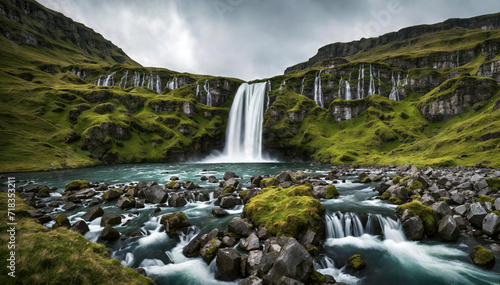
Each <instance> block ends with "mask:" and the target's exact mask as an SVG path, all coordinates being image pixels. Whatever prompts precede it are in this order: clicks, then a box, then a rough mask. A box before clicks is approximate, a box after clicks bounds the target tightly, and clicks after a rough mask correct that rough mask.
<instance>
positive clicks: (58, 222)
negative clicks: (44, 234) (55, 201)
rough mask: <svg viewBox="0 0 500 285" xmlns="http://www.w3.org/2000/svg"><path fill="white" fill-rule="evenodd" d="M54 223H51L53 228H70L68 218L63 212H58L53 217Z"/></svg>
mask: <svg viewBox="0 0 500 285" xmlns="http://www.w3.org/2000/svg"><path fill="white" fill-rule="evenodd" d="M54 221H55V223H54V224H53V225H52V228H53V229H57V228H60V227H63V228H70V227H71V223H70V222H69V220H68V217H67V216H66V215H65V214H59V215H57V216H56V217H55V218H54Z"/></svg>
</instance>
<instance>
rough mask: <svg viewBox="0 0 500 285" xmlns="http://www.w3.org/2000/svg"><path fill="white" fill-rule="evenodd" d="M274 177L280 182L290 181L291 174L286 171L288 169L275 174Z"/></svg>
mask: <svg viewBox="0 0 500 285" xmlns="http://www.w3.org/2000/svg"><path fill="white" fill-rule="evenodd" d="M276 178H277V179H278V181H279V182H280V183H283V182H286V181H292V176H291V175H290V173H288V171H282V172H281V173H280V174H278V176H276Z"/></svg>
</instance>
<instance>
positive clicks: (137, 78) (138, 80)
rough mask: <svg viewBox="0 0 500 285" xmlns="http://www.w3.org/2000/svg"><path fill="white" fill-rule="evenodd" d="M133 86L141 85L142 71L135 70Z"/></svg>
mask: <svg viewBox="0 0 500 285" xmlns="http://www.w3.org/2000/svg"><path fill="white" fill-rule="evenodd" d="M132 82H133V85H132V86H133V87H141V86H139V85H140V84H141V73H140V72H138V71H134V76H133V77H132Z"/></svg>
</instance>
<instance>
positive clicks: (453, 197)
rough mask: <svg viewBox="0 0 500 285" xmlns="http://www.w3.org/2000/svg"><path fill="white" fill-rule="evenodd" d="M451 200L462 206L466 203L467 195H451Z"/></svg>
mask: <svg viewBox="0 0 500 285" xmlns="http://www.w3.org/2000/svg"><path fill="white" fill-rule="evenodd" d="M451 200H452V201H453V202H455V203H457V204H458V205H462V204H463V203H464V202H465V195H464V194H461V193H454V194H452V195H451Z"/></svg>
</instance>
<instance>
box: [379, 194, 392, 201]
mask: <svg viewBox="0 0 500 285" xmlns="http://www.w3.org/2000/svg"><path fill="white" fill-rule="evenodd" d="M390 197H391V194H389V192H384V193H382V195H380V199H382V200H388V199H389V198H390Z"/></svg>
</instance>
